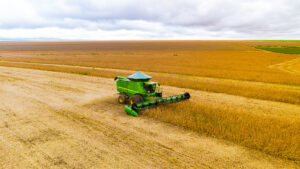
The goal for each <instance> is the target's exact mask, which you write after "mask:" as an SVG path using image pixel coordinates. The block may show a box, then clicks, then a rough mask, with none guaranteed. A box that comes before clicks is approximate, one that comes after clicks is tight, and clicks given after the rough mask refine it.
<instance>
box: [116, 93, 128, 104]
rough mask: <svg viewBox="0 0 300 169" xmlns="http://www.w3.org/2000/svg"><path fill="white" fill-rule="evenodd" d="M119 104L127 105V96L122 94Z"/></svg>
mask: <svg viewBox="0 0 300 169" xmlns="http://www.w3.org/2000/svg"><path fill="white" fill-rule="evenodd" d="M118 102H119V103H120V104H125V103H126V95H125V94H124V93H121V94H120V96H119V98H118Z"/></svg>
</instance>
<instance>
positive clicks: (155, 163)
mask: <svg viewBox="0 0 300 169" xmlns="http://www.w3.org/2000/svg"><path fill="white" fill-rule="evenodd" d="M165 88H166V89H167V91H168V92H169V93H167V95H169V94H176V93H182V92H183V89H178V88H174V87H165ZM188 91H190V92H191V94H192V95H193V96H194V98H200V97H201V94H203V95H204V94H206V95H207V97H208V98H210V97H211V98H213V97H215V98H218V99H220V98H221V96H225V95H222V94H214V93H209V92H200V91H193V90H188ZM228 97H232V98H234V97H233V96H228ZM116 98H117V95H116V91H115V86H114V81H113V80H112V79H108V78H100V77H92V76H82V75H76V74H68V73H58V72H50V71H41V70H32V69H23V68H12V67H2V66H0V168H299V167H298V166H296V165H295V164H294V163H292V162H289V161H286V160H282V159H279V158H275V157H272V156H268V155H265V154H263V153H261V152H258V151H255V150H250V149H247V148H244V147H242V146H239V145H235V144H232V143H230V142H227V141H223V140H218V139H214V138H211V137H207V136H202V135H200V134H197V133H194V132H191V131H187V130H184V129H181V128H179V127H175V126H173V125H170V124H166V123H162V122H159V121H155V120H153V119H150V118H147V117H144V116H140V117H137V118H136V117H132V116H128V115H126V114H125V113H124V110H123V106H122V105H119V104H117V101H116ZM236 98H239V97H238V96H236ZM229 100H230V101H232V99H231V98H228V101H229ZM238 100H239V101H240V102H244V101H243V100H242V99H238ZM238 100H237V101H238ZM224 101H225V100H224ZM245 102H247V104H249V106H255V105H258V104H260V103H261V102H266V101H259V100H257V101H255V102H254V103H253V104H252V103H251V102H249V101H245ZM268 103H270V104H272V103H273V102H268ZM261 104H262V103H261ZM273 104H275V103H273ZM278 104H280V105H281V106H282V108H284V107H283V106H293V105H286V104H281V103H278ZM236 106H239V105H238V104H237V105H236ZM295 107H296V106H295Z"/></svg>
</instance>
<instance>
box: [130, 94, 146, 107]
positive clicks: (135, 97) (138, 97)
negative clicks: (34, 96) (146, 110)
mask: <svg viewBox="0 0 300 169" xmlns="http://www.w3.org/2000/svg"><path fill="white" fill-rule="evenodd" d="M143 101H144V98H143V97H142V96H141V95H133V96H131V97H130V98H129V103H130V104H131V105H133V104H138V103H140V102H143Z"/></svg>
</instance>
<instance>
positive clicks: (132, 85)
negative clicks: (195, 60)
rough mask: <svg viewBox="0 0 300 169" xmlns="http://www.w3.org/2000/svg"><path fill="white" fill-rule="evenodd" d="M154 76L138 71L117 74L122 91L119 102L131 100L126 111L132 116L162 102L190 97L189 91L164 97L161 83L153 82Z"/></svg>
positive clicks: (123, 102)
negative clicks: (122, 74)
mask: <svg viewBox="0 0 300 169" xmlns="http://www.w3.org/2000/svg"><path fill="white" fill-rule="evenodd" d="M151 78H152V77H151V76H148V75H145V74H143V73H141V72H137V73H135V74H133V75H130V76H128V77H127V78H126V77H121V76H116V77H115V81H117V82H116V83H117V90H118V92H120V95H119V98H118V102H119V103H120V104H125V103H126V102H127V101H129V105H128V106H127V105H126V106H125V112H126V113H127V114H129V115H132V116H138V112H139V111H141V110H143V109H147V108H152V107H156V106H159V105H162V104H168V103H175V102H179V101H183V100H187V99H189V98H190V94H189V93H184V94H180V95H176V96H169V97H162V91H161V89H160V84H159V83H157V82H151V81H150V79H151Z"/></svg>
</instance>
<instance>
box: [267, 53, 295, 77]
mask: <svg viewBox="0 0 300 169" xmlns="http://www.w3.org/2000/svg"><path fill="white" fill-rule="evenodd" d="M269 68H271V69H279V70H281V71H284V72H288V73H291V74H296V75H300V57H299V58H296V59H292V60H288V61H285V62H282V63H278V64H274V65H270V66H269Z"/></svg>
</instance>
